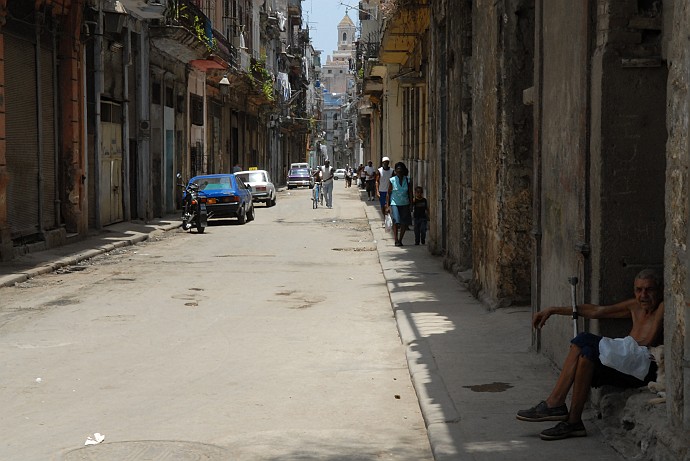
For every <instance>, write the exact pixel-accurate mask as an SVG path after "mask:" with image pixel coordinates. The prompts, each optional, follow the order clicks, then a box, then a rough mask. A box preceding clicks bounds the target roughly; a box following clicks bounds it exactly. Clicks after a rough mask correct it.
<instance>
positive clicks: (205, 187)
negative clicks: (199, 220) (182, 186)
mask: <svg viewBox="0 0 690 461" xmlns="http://www.w3.org/2000/svg"><path fill="white" fill-rule="evenodd" d="M189 182H190V183H195V184H197V185H198V186H199V198H200V199H201V200H202V201H204V202H205V203H206V212H207V213H208V219H224V218H237V221H238V222H239V223H240V224H244V223H245V222H247V221H253V220H254V205H253V203H252V191H251V187H249V186H247V185H246V184H245V183H244V182H242V180H241V179H240V178H239V177H237V176H235V175H234V174H209V175H203V176H194V177H193V178H192V179H190V180H189Z"/></svg>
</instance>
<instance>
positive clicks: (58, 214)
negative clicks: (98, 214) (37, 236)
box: [52, 27, 62, 228]
mask: <svg viewBox="0 0 690 461" xmlns="http://www.w3.org/2000/svg"><path fill="white" fill-rule="evenodd" d="M52 39H53V75H55V78H53V113H54V114H55V116H54V117H53V133H55V136H53V149H54V150H53V152H54V154H53V161H54V162H55V170H54V171H55V173H54V174H55V175H56V180H55V184H54V185H53V187H54V194H55V201H54V203H55V228H58V227H60V225H61V224H62V210H61V208H62V200H60V181H59V180H58V179H57V175H58V172H59V171H60V146H61V145H62V142H61V141H62V132H61V130H60V126H62V123H61V121H62V113H61V112H60V106H59V105H58V95H59V94H60V89H59V86H58V78H57V76H58V75H59V71H60V70H59V66H58V58H57V52H56V50H57V49H58V48H57V28H55V27H53V30H52Z"/></svg>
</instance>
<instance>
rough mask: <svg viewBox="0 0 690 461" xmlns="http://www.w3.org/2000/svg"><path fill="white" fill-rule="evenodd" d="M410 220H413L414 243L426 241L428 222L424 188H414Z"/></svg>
mask: <svg viewBox="0 0 690 461" xmlns="http://www.w3.org/2000/svg"><path fill="white" fill-rule="evenodd" d="M412 220H413V221H414V244H415V245H419V242H422V245H424V244H425V243H426V230H427V225H428V223H429V204H428V202H427V201H426V198H425V197H424V188H423V187H422V186H417V187H415V188H414V202H413V204H412Z"/></svg>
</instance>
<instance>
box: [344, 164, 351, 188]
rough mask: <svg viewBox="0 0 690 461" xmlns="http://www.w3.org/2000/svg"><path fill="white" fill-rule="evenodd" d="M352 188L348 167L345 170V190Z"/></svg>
mask: <svg viewBox="0 0 690 461" xmlns="http://www.w3.org/2000/svg"><path fill="white" fill-rule="evenodd" d="M351 186H352V168H350V165H348V166H347V167H346V168H345V188H348V187H351Z"/></svg>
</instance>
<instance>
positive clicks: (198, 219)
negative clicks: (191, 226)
mask: <svg viewBox="0 0 690 461" xmlns="http://www.w3.org/2000/svg"><path fill="white" fill-rule="evenodd" d="M195 224H196V231H197V232H198V233H199V234H203V233H204V231H205V230H206V226H204V225H203V223H202V222H201V207H200V206H199V207H197V209H196V219H195Z"/></svg>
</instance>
